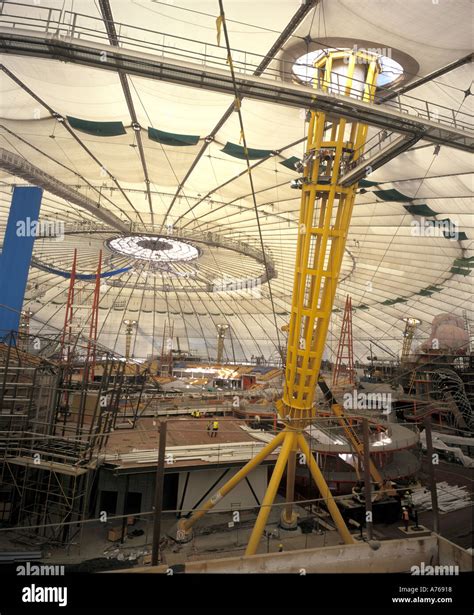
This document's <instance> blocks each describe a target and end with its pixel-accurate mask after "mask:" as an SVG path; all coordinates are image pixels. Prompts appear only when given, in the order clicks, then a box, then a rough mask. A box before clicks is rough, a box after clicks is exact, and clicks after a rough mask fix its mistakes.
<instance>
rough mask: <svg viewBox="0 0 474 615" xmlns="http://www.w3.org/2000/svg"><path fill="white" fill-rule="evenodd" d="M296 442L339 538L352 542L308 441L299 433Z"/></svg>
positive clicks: (352, 539) (347, 542)
mask: <svg viewBox="0 0 474 615" xmlns="http://www.w3.org/2000/svg"><path fill="white" fill-rule="evenodd" d="M298 444H299V447H300V448H301V450H302V451H303V453H304V455H305V457H306V463H307V464H308V467H309V470H310V472H311V475H312V477H313V479H314V482H315V483H316V486H317V487H318V489H319V491H320V493H321V496H322V497H323V498H324V501H325V503H326V506H327V507H328V510H329V512H330V514H331V517H332V519H333V521H334V523H335V524H336V527H337V529H338V531H339V534H340V536H341V538H342V539H343V540H344V542H345V543H346V544H348V545H350V544H354V543H355V540H354V538H353V537H352V535H351V533H350V532H349V530H348V529H347V525H346V523H345V521H344V519H343V518H342V515H341V513H340V511H339V508H338V507H337V504H336V502H335V500H334V498H333V496H332V493H331V491H330V489H329V487H328V485H327V483H326V481H325V480H324V476H323V474H322V472H321V470H320V469H319V466H318V464H317V463H316V460H315V459H314V457H313V453H312V452H311V450H310V448H309V446H308V443H307V442H306V440H305V437H304V436H303V434H301V433H300V434H298Z"/></svg>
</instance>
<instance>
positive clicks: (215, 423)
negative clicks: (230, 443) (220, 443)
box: [211, 421, 219, 438]
mask: <svg viewBox="0 0 474 615" xmlns="http://www.w3.org/2000/svg"><path fill="white" fill-rule="evenodd" d="M218 431H219V421H212V430H211V438H216V437H217V432H218Z"/></svg>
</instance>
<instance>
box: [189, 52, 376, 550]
mask: <svg viewBox="0 0 474 615" xmlns="http://www.w3.org/2000/svg"><path fill="white" fill-rule="evenodd" d="M315 69H316V78H315V86H316V87H319V88H320V89H323V90H325V91H332V92H336V93H338V94H339V95H343V96H354V95H355V96H357V97H358V98H360V99H362V100H364V101H366V102H370V101H372V100H373V98H374V94H375V89H376V81H377V76H378V74H379V71H380V65H379V62H378V59H377V56H376V55H375V54H372V53H369V52H365V51H358V50H347V51H346V50H343V51H329V52H327V53H326V54H324V55H322V56H321V57H320V59H318V60H317V62H316V63H315ZM330 119H331V121H332V124H331V125H329V124H328V118H327V116H326V113H322V112H319V111H311V112H310V121H309V128H308V138H307V143H306V153H305V156H304V159H303V161H302V169H303V175H304V177H303V178H302V179H300V180H299V182H300V186H301V189H302V197H301V207H300V218H299V229H298V242H297V252H296V265H295V276H294V284H293V295H292V306H291V316H290V323H289V334H288V347H287V360H286V371H285V383H284V390H283V398H282V399H281V400H280V401H279V402H277V410H278V413H279V415H280V417H281V418H282V420H283V421H284V423H285V428H284V429H283V430H282V431H281V432H280V433H278V434H277V435H276V436H275V438H274V439H273V440H272V441H271V442H270V443H269V444H267V445H266V446H265V447H264V448H263V449H262V450H261V451H260V453H258V454H257V455H256V456H255V457H254V458H253V459H251V460H250V461H249V462H248V463H247V464H246V465H245V466H244V467H243V468H242V469H241V470H240V471H239V472H237V474H235V475H234V476H233V477H232V478H231V479H230V480H229V481H228V482H227V483H226V484H225V485H224V486H223V487H221V488H220V489H219V490H218V491H217V492H216V493H215V494H214V495H213V496H212V497H211V498H210V499H209V500H208V501H207V502H206V503H205V504H204V505H203V506H202V507H201V508H200V510H199V511H197V512H195V513H194V514H193V515H192V516H191V517H189V518H187V519H181V520H180V522H179V523H178V535H177V538H178V540H181V541H185V540H188V539H190V538H191V535H192V526H193V525H194V524H195V523H196V521H198V520H199V519H200V518H201V517H202V516H203V515H204V514H205V513H206V512H207V511H208V510H210V509H211V508H213V507H214V506H215V505H216V504H217V502H219V501H220V500H221V499H222V498H223V497H225V496H226V495H227V494H228V493H229V492H230V491H231V490H232V489H233V488H234V487H235V486H236V485H237V484H238V483H239V482H240V481H241V480H243V479H244V478H245V477H246V476H247V474H248V473H249V472H251V471H252V470H253V469H254V468H255V467H256V466H258V465H259V464H260V463H261V462H262V461H263V460H264V459H266V458H267V457H268V456H269V455H271V454H272V453H273V452H274V451H275V450H276V449H277V448H278V447H280V451H279V453H278V458H277V461H276V464H275V468H274V470H273V474H272V477H271V479H270V482H269V484H268V487H267V491H266V493H265V496H264V498H263V501H262V504H261V507H260V511H259V514H258V517H257V520H256V522H255V525H254V528H253V531H252V534H251V536H250V539H249V543H248V545H247V549H246V552H245V554H246V555H253V554H255V553H256V552H257V549H258V546H259V543H260V540H261V537H262V535H263V531H264V529H265V526H266V523H267V521H268V517H269V515H270V511H271V507H272V505H273V502H274V500H275V497H276V494H277V490H278V487H279V485H280V482H281V479H282V476H283V474H284V471H285V468H286V469H287V476H286V502H287V503H286V505H285V508H284V510H283V512H282V519H281V523H282V525H283V526H284V527H285V526H287V527H291V526H294V525H295V523H296V515H295V513H294V512H293V509H292V502H293V501H294V480H295V469H296V454H297V453H298V451H301V453H303V456H304V457H303V459H305V461H306V464H307V465H308V467H309V469H310V472H311V475H312V477H313V479H314V481H315V483H316V485H317V487H318V489H319V491H320V494H321V497H322V498H323V499H324V501H325V503H326V506H327V508H328V510H329V512H330V514H331V516H332V518H333V521H334V523H335V525H336V527H337V529H338V531H339V534H340V536H341V538H342V539H343V540H344V542H345V543H353V542H354V539H353V538H352V535H351V534H350V532H349V530H348V528H347V526H346V524H345V522H344V520H343V518H342V515H341V513H340V511H339V509H338V507H337V504H336V502H335V500H334V498H333V496H332V494H331V492H330V490H329V487H328V485H327V483H326V481H325V480H324V477H323V474H322V472H321V470H320V468H319V467H318V464H317V463H316V460H315V458H314V457H313V454H312V452H311V450H310V448H309V446H308V443H307V441H306V439H305V437H304V434H303V430H304V428H305V427H306V426H308V425H309V424H310V422H311V420H312V419H314V417H315V408H314V396H315V389H316V385H317V382H318V376H319V370H320V366H321V360H322V356H323V352H324V346H325V343H326V337H327V332H328V327H329V321H330V318H331V312H332V307H333V302H334V296H335V294H336V287H337V282H338V278H339V272H340V269H341V264H342V259H343V256H344V248H345V243H346V238H347V234H348V230H349V224H350V220H351V215H352V209H353V206H354V199H355V195H356V190H357V184H353V185H351V186H345V187H343V186H342V185H340V184H339V183H338V181H339V177H340V176H342V174H343V173H344V172H345V171H347V170H348V168H349V166H350V165H354V164H355V163H356V162H357V160H358V159H359V158H360V156H361V154H362V152H363V147H364V145H365V141H366V136H367V130H368V127H367V126H366V125H364V124H360V123H358V122H352V123H351V122H348V121H347V120H346V119H343V118H338V117H333V116H331V118H330ZM333 410H335V409H334V408H333Z"/></svg>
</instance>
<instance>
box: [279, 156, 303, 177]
mask: <svg viewBox="0 0 474 615" xmlns="http://www.w3.org/2000/svg"><path fill="white" fill-rule="evenodd" d="M296 162H300V159H299V158H298V156H292V157H291V158H287V159H286V160H283V162H280V164H282V165H283V166H284V167H286V168H287V169H291V170H292V171H294V172H295V173H296V169H295V163H296Z"/></svg>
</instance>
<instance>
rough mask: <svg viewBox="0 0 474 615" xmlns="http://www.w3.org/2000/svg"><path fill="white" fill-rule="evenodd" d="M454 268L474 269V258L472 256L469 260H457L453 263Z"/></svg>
mask: <svg viewBox="0 0 474 615" xmlns="http://www.w3.org/2000/svg"><path fill="white" fill-rule="evenodd" d="M453 267H469V268H472V267H474V257H473V256H470V257H469V258H455V259H454V262H453Z"/></svg>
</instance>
